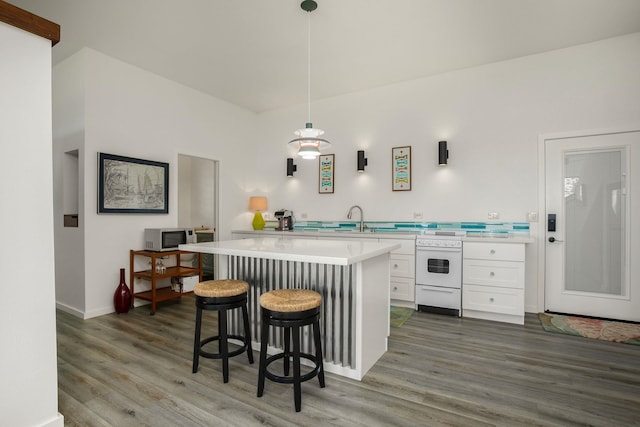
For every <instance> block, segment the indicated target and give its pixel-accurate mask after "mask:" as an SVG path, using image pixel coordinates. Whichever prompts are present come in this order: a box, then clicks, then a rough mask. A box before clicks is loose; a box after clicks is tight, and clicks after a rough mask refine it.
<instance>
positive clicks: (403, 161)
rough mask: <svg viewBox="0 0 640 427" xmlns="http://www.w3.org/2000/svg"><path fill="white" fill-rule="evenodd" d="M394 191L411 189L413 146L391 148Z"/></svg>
mask: <svg viewBox="0 0 640 427" xmlns="http://www.w3.org/2000/svg"><path fill="white" fill-rule="evenodd" d="M391 162H392V164H391V173H392V177H391V179H392V182H391V184H392V188H393V191H411V146H407V147H393V148H392V149H391Z"/></svg>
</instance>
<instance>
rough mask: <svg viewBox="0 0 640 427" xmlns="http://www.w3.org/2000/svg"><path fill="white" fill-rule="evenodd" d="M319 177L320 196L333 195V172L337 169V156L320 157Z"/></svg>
mask: <svg viewBox="0 0 640 427" xmlns="http://www.w3.org/2000/svg"><path fill="white" fill-rule="evenodd" d="M318 159H319V160H318V169H319V171H320V176H319V183H320V185H319V190H318V191H319V192H320V194H330V193H333V184H334V182H333V171H334V169H335V155H333V154H325V155H324V156H320V157H318Z"/></svg>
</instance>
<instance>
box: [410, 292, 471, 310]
mask: <svg viewBox="0 0 640 427" xmlns="http://www.w3.org/2000/svg"><path fill="white" fill-rule="evenodd" d="M416 306H417V308H418V309H419V308H420V307H419V306H425V307H438V308H446V309H450V310H456V311H457V312H458V315H459V313H460V309H461V308H462V290H461V289H460V288H443V287H442V286H429V285H417V286H416Z"/></svg>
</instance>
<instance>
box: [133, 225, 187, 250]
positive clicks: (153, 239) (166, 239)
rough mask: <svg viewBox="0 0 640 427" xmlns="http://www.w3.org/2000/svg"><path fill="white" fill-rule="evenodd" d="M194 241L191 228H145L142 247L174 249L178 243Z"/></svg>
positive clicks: (146, 248) (176, 248)
mask: <svg viewBox="0 0 640 427" xmlns="http://www.w3.org/2000/svg"><path fill="white" fill-rule="evenodd" d="M186 243H196V233H195V232H194V230H193V228H145V229H144V249H145V250H147V251H157V252H162V251H175V250H178V245H183V244H186Z"/></svg>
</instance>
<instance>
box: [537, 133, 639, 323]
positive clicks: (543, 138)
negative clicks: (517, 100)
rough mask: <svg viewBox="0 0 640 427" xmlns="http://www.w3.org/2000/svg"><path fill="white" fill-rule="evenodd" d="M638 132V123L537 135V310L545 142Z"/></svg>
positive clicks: (542, 267) (541, 296)
mask: <svg viewBox="0 0 640 427" xmlns="http://www.w3.org/2000/svg"><path fill="white" fill-rule="evenodd" d="M630 132H640V123H638V124H636V125H631V126H621V127H613V128H601V129H592V130H576V131H569V132H558V133H547V134H540V135H538V212H539V214H538V226H537V228H538V233H537V236H536V240H537V242H538V272H537V274H538V301H537V307H538V308H537V311H538V312H544V310H545V277H546V262H547V253H546V248H547V245H546V243H547V240H546V238H547V219H546V213H547V192H546V187H547V185H546V182H547V181H546V180H547V174H546V171H547V165H546V154H547V153H546V151H545V147H546V143H547V141H552V140H554V139H568V138H582V137H589V136H601V135H611V134H618V133H630Z"/></svg>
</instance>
